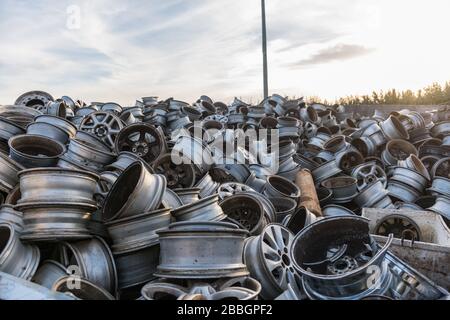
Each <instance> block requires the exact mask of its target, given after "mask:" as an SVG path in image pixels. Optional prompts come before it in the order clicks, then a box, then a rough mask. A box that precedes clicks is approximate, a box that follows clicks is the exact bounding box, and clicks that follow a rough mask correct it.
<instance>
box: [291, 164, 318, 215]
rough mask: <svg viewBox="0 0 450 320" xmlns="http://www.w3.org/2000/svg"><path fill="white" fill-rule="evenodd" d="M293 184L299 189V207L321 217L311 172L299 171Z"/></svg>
mask: <svg viewBox="0 0 450 320" xmlns="http://www.w3.org/2000/svg"><path fill="white" fill-rule="evenodd" d="M295 184H296V185H297V186H298V188H299V189H300V202H299V205H300V206H303V207H305V208H307V209H308V210H309V211H310V212H312V213H313V214H314V215H316V216H317V217H320V216H322V209H321V207H320V202H319V198H318V197H317V192H316V187H315V185H314V180H313V177H312V174H311V171H309V170H308V169H301V170H300V171H299V172H298V173H297V176H296V178H295Z"/></svg>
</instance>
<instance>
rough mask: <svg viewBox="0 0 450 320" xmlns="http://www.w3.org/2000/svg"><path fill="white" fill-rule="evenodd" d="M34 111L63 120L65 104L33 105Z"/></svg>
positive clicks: (54, 102)
mask: <svg viewBox="0 0 450 320" xmlns="http://www.w3.org/2000/svg"><path fill="white" fill-rule="evenodd" d="M33 108H34V109H36V110H39V111H41V112H42V113H43V114H48V115H52V116H56V117H61V118H65V117H66V116H67V109H66V104H65V103H64V101H51V102H48V103H47V104H46V105H44V106H41V105H35V106H33Z"/></svg>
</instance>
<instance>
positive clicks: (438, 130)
mask: <svg viewBox="0 0 450 320" xmlns="http://www.w3.org/2000/svg"><path fill="white" fill-rule="evenodd" d="M431 133H432V134H433V136H434V137H439V136H446V135H449V134H450V121H442V122H439V123H436V124H435V125H434V126H433V128H432V129H431Z"/></svg>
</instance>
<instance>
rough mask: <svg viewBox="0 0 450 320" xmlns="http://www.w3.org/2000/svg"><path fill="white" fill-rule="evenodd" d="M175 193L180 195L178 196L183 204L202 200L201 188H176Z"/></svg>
mask: <svg viewBox="0 0 450 320" xmlns="http://www.w3.org/2000/svg"><path fill="white" fill-rule="evenodd" d="M173 191H175V193H176V194H177V195H178V197H179V198H180V199H181V202H182V203H183V204H190V203H193V202H197V201H198V200H200V198H199V193H200V189H199V188H189V189H174V190H173Z"/></svg>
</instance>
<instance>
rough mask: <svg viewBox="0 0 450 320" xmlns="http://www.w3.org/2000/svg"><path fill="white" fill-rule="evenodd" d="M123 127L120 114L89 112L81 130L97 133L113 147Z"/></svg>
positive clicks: (81, 124)
mask: <svg viewBox="0 0 450 320" xmlns="http://www.w3.org/2000/svg"><path fill="white" fill-rule="evenodd" d="M123 127H124V125H123V122H122V120H120V118H119V117H118V116H116V115H115V114H113V113H109V112H103V111H100V112H94V113H91V114H88V115H87V116H86V117H85V118H84V119H83V121H81V123H80V130H82V131H86V132H91V133H93V134H95V135H96V136H97V137H99V138H100V139H101V140H102V141H104V142H105V143H106V144H107V145H108V146H109V147H111V148H113V147H114V142H115V140H116V138H117V135H118V134H119V132H120V130H121V129H122V128H123Z"/></svg>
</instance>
